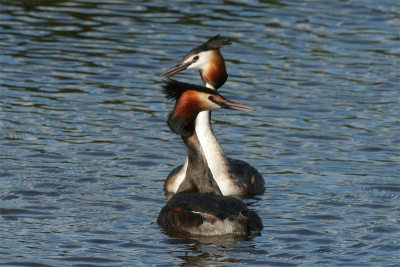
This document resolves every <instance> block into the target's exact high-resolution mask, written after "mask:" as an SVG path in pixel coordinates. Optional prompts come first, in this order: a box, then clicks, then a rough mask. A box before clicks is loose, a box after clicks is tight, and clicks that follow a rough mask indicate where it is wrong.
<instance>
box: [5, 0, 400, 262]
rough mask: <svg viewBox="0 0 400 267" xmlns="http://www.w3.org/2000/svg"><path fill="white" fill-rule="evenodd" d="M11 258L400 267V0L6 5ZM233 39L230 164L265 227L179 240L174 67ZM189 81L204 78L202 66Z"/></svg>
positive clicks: (225, 125)
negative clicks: (169, 87) (243, 177)
mask: <svg viewBox="0 0 400 267" xmlns="http://www.w3.org/2000/svg"><path fill="white" fill-rule="evenodd" d="M0 10H1V20H2V23H1V27H0V29H1V41H0V45H1V69H0V80H1V86H0V129H1V130H0V182H1V186H0V229H1V230H0V240H1V242H0V265H2V266H171V265H182V266H400V263H399V251H400V228H399V222H400V215H399V214H400V209H399V205H400V180H399V179H400V171H399V161H400V152H399V146H400V134H399V133H400V105H399V104H400V90H399V85H400V72H399V69H400V63H399V62H400V36H399V28H400V6H399V2H398V1H395V0H392V1H385V0H381V1H361V0H360V1H274V0H271V1H253V2H251V1H249V2H248V1H224V2H220V1H204V2H202V3H198V4H194V2H191V1H173V2H168V1H165V2H164V1H6V0H5V1H2V3H1V6H0ZM216 34H221V35H223V36H230V37H232V38H233V43H232V45H231V46H227V47H224V48H223V49H222V50H221V51H222V54H223V55H224V57H225V60H226V64H227V69H228V73H229V79H228V81H227V83H226V84H225V85H224V86H223V87H222V88H221V89H220V92H221V93H222V94H223V95H224V96H225V97H227V98H229V99H231V100H234V101H237V102H240V103H243V104H245V105H249V106H251V107H253V108H255V109H256V111H254V112H251V113H245V112H235V111H227V110H218V111H215V112H213V123H214V124H213V125H214V126H213V127H214V131H215V133H216V135H217V137H218V139H219V140H220V142H221V143H222V145H223V147H224V149H225V152H226V154H227V155H228V156H230V157H233V158H237V159H242V160H245V161H247V162H249V163H250V164H252V165H253V166H255V167H256V168H257V169H258V170H259V171H260V172H261V173H262V174H263V176H264V178H265V180H266V185H267V188H266V191H265V193H264V194H262V195H258V196H254V197H253V198H248V199H245V200H244V202H245V203H246V204H248V206H250V207H251V209H253V210H255V211H257V212H258V214H259V215H260V217H261V218H262V221H263V224H264V229H263V231H262V235H261V236H255V237H243V236H230V235H227V236H221V237H199V236H191V235H178V236H170V235H168V234H167V233H166V232H165V231H164V230H163V229H161V228H160V227H159V226H158V225H157V224H156V218H157V216H158V212H159V211H160V210H161V208H162V207H163V206H164V205H165V203H166V202H167V200H166V196H165V194H164V191H163V183H164V180H165V178H166V177H167V175H168V173H169V172H170V171H171V170H172V169H173V168H174V167H175V166H178V165H180V164H182V163H183V161H184V158H185V150H184V147H183V144H182V143H181V140H180V138H179V137H178V136H176V135H175V134H173V133H171V131H170V130H169V129H168V127H167V125H166V117H167V114H168V112H169V110H170V109H171V108H172V106H173V103H171V102H169V101H166V100H165V99H164V97H163V95H162V93H161V89H160V86H161V84H162V82H161V79H160V78H159V77H158V75H159V74H160V73H162V72H163V71H165V70H167V69H168V68H169V67H171V66H173V65H175V64H176V63H177V62H178V61H179V60H181V58H182V57H183V56H184V55H185V54H186V53H187V52H188V51H189V50H190V49H192V48H193V47H195V46H197V45H199V44H201V43H203V42H204V41H206V40H208V38H210V37H212V36H215V35H216ZM176 78H177V79H179V80H182V81H187V82H192V83H196V84H201V80H200V77H199V75H198V71H193V70H192V71H189V70H188V71H185V72H184V73H182V74H179V75H177V76H176Z"/></svg>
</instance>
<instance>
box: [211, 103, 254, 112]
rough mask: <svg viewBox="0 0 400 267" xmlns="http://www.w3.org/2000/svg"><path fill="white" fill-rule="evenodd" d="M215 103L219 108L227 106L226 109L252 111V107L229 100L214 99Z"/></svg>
mask: <svg viewBox="0 0 400 267" xmlns="http://www.w3.org/2000/svg"><path fill="white" fill-rule="evenodd" d="M214 102H215V103H216V104H217V105H219V106H220V107H221V108H227V109H235V110H242V111H254V108H251V107H248V106H245V105H242V104H239V103H235V102H232V101H229V100H222V101H214Z"/></svg>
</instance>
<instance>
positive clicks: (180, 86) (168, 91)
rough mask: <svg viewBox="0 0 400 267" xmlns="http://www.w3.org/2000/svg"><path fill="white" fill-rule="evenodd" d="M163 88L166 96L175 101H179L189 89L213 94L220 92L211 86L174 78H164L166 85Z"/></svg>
mask: <svg viewBox="0 0 400 267" xmlns="http://www.w3.org/2000/svg"><path fill="white" fill-rule="evenodd" d="M162 88H163V93H164V94H165V98H166V99H168V100H174V101H177V100H178V99H179V98H180V97H181V95H182V94H183V93H184V92H185V91H188V90H194V91H198V92H203V93H206V94H212V95H216V94H218V93H217V92H215V91H214V90H212V89H210V88H207V87H204V86H201V85H195V84H190V83H183V82H178V81H177V80H173V79H167V80H164V85H163V86H162Z"/></svg>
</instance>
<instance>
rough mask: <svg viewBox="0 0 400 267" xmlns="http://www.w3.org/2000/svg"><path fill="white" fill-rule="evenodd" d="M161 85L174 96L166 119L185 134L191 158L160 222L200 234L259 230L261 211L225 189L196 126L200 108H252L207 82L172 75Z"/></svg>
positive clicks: (173, 128) (185, 142)
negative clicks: (224, 192)
mask: <svg viewBox="0 0 400 267" xmlns="http://www.w3.org/2000/svg"><path fill="white" fill-rule="evenodd" d="M163 88H164V93H165V95H166V98H168V99H173V100H176V104H175V107H174V109H173V110H172V111H171V113H170V114H169V116H168V121H167V123H168V126H169V127H170V129H171V130H172V131H173V132H174V133H176V134H178V135H180V136H181V137H182V140H183V143H184V144H185V147H186V152H187V156H188V163H187V171H186V174H185V177H184V179H183V181H182V183H181V184H180V185H179V188H178V190H177V194H175V195H174V196H173V197H172V198H171V199H170V200H169V201H168V203H167V204H166V205H165V206H164V207H163V208H162V209H161V211H160V214H159V216H158V218H157V223H158V224H159V225H161V226H163V227H164V228H166V229H172V230H176V231H181V232H188V233H191V234H200V235H222V234H259V233H260V231H261V230H262V228H263V225H262V222H261V219H260V217H259V216H258V215H257V213H255V212H254V211H251V210H249V209H248V208H247V207H246V205H245V204H244V203H243V202H242V201H241V200H239V199H236V198H234V197H228V196H223V195H222V192H221V190H220V188H219V187H218V184H217V183H216V182H215V180H214V179H213V175H212V173H211V171H210V169H209V167H208V165H207V159H206V158H205V156H204V153H203V150H202V148H201V145H200V143H199V140H198V138H197V134H196V130H195V120H196V117H197V115H198V113H199V112H201V111H204V110H213V109H219V108H227V109H236V110H243V111H251V110H253V109H252V108H249V107H247V106H244V105H241V104H237V103H234V102H231V101H229V100H227V99H225V98H223V97H222V96H221V95H219V94H218V93H217V92H216V91H213V90H211V89H208V88H206V87H203V86H197V85H191V84H187V83H181V82H178V81H174V80H169V81H168V82H167V83H166V84H165V85H164V86H163Z"/></svg>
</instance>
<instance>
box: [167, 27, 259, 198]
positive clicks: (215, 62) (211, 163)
mask: <svg viewBox="0 0 400 267" xmlns="http://www.w3.org/2000/svg"><path fill="white" fill-rule="evenodd" d="M230 44H231V38H228V37H221V36H219V35H217V36H215V37H213V38H211V39H210V40H208V41H207V42H205V43H204V44H202V45H200V46H198V47H196V48H194V49H192V50H191V51H190V52H189V53H187V54H186V55H185V56H184V57H183V59H182V60H181V62H180V63H179V64H177V65H176V66H174V67H172V68H171V69H169V70H167V71H166V72H164V73H163V74H161V75H160V77H164V76H171V75H174V74H176V73H178V72H180V71H183V70H185V69H198V70H199V72H200V76H201V79H202V80H203V85H204V86H206V87H208V88H210V89H212V90H217V89H218V88H220V87H221V86H222V85H223V84H224V83H225V82H226V80H227V78H228V74H227V72H226V67H225V60H224V58H223V57H222V54H221V52H220V48H221V47H222V46H223V45H230ZM196 132H197V136H198V138H199V141H200V144H201V147H202V148H203V151H204V154H205V157H206V159H207V162H208V167H209V168H210V169H211V172H212V174H213V176H214V179H215V181H216V182H217V184H218V186H219V188H220V189H221V191H222V194H223V195H225V196H227V195H252V194H257V193H261V192H263V191H264V189H265V182H264V178H263V177H262V175H261V174H260V173H259V172H258V171H257V170H256V169H255V168H254V167H252V166H250V165H249V164H248V163H247V162H245V161H242V160H236V159H231V158H227V157H226V156H225V153H224V151H223V149H222V147H221V145H220V143H219V142H218V140H217V138H216V137H215V135H214V133H213V130H212V127H211V112H210V111H209V110H207V111H202V112H200V113H199V115H198V116H197V119H196ZM187 165H188V158H186V161H185V163H184V164H183V165H181V166H178V167H176V168H175V169H174V170H173V171H172V172H171V173H170V174H169V175H168V177H167V180H166V181H165V184H164V189H165V190H166V191H167V192H173V193H176V192H177V190H178V188H179V185H180V184H181V182H182V181H183V179H184V177H185V175H186V170H187Z"/></svg>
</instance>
